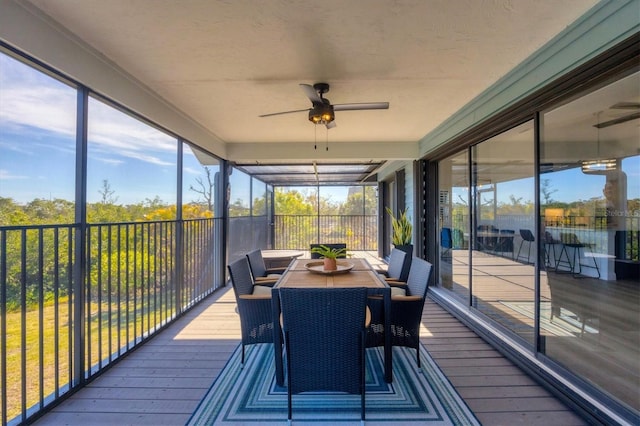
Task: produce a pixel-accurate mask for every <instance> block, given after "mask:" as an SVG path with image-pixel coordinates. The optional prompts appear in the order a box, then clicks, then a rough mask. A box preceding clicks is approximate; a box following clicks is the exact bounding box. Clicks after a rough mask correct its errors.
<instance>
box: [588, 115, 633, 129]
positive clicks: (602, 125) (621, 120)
mask: <svg viewBox="0 0 640 426" xmlns="http://www.w3.org/2000/svg"><path fill="white" fill-rule="evenodd" d="M636 118H640V112H634V113H633V114H629V115H625V116H624V117H618V118H614V119H613V120H609V121H605V122H603V123H598V124H594V125H593V127H597V128H598V129H604V128H605V127H609V126H614V125H616V124H620V123H626V122H627V121H631V120H635V119H636Z"/></svg>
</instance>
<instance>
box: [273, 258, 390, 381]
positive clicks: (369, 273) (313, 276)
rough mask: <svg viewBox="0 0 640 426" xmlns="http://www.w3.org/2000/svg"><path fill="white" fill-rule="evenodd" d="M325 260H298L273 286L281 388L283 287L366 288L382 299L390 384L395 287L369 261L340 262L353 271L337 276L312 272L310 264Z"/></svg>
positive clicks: (278, 376)
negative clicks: (390, 285) (392, 290)
mask: <svg viewBox="0 0 640 426" xmlns="http://www.w3.org/2000/svg"><path fill="white" fill-rule="evenodd" d="M319 263H322V261H319V262H318V261H314V260H311V259H296V260H294V261H293V262H291V264H290V265H289V268H288V269H287V270H286V271H285V272H284V274H282V277H281V278H280V279H279V280H278V282H277V283H276V284H275V285H274V286H273V290H272V299H271V300H272V309H273V318H274V321H273V344H274V354H275V367H276V382H277V383H278V385H279V386H282V385H283V383H284V366H283V356H282V347H283V340H282V338H283V336H282V329H281V328H280V297H279V292H278V289H280V288H285V287H286V288H345V287H366V288H367V289H369V294H370V295H372V296H382V298H383V301H384V329H385V333H384V335H385V341H384V370H385V371H384V376H385V381H386V382H387V383H391V382H392V380H393V375H392V355H391V354H392V346H391V333H390V331H391V321H390V313H391V288H390V287H389V285H388V284H387V283H386V281H385V280H384V279H383V278H382V277H381V276H380V275H379V274H378V273H377V272H376V271H375V270H374V269H373V267H372V266H371V265H370V264H369V262H367V260H366V259H359V258H350V259H344V260H342V259H341V260H339V264H341V265H342V269H345V268H344V265H348V268H349V270H347V271H345V270H341V271H338V272H336V273H325V272H322V271H321V267H317V266H316V267H315V268H313V270H311V271H310V270H309V268H308V267H307V265H308V264H316V265H317V264H319Z"/></svg>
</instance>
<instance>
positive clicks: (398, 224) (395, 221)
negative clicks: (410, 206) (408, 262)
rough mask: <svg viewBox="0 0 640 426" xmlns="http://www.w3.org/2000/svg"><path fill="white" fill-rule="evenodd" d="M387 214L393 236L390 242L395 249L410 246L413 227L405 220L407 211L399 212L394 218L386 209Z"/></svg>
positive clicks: (389, 210) (407, 219)
mask: <svg viewBox="0 0 640 426" xmlns="http://www.w3.org/2000/svg"><path fill="white" fill-rule="evenodd" d="M387 213H388V214H389V216H391V226H392V228H393V235H392V237H391V242H392V243H393V245H394V246H396V247H397V248H400V247H401V246H410V245H411V239H412V237H413V225H412V224H411V222H410V221H409V218H407V209H404V210H403V211H402V212H400V215H399V216H398V217H396V216H395V215H394V214H393V211H391V209H390V208H389V207H387Z"/></svg>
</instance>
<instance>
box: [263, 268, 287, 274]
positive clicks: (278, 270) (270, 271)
mask: <svg viewBox="0 0 640 426" xmlns="http://www.w3.org/2000/svg"><path fill="white" fill-rule="evenodd" d="M286 270H287V268H286V267H285V268H267V274H284V271H286Z"/></svg>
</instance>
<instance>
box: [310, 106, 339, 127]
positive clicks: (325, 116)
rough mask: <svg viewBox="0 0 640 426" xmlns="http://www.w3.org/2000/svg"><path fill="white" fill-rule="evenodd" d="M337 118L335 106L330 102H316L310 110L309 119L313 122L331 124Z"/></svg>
mask: <svg viewBox="0 0 640 426" xmlns="http://www.w3.org/2000/svg"><path fill="white" fill-rule="evenodd" d="M335 118H336V117H335V114H334V112H333V106H332V105H330V104H324V103H323V104H320V103H316V104H314V105H313V108H311V110H309V121H311V122H312V123H313V124H329V123H331V122H332V121H333V120H335Z"/></svg>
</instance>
